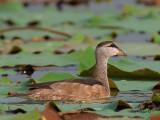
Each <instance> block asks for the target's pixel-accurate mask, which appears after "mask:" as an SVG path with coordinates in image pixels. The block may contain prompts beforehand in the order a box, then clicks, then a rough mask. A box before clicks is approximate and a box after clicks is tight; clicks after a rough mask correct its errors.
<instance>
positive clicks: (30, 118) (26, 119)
mask: <svg viewBox="0 0 160 120" xmlns="http://www.w3.org/2000/svg"><path fill="white" fill-rule="evenodd" d="M40 118H41V113H40V112H39V110H37V109H35V110H33V111H30V112H29V113H26V114H18V115H1V119H3V120H39V119H40Z"/></svg>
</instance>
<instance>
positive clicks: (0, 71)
mask: <svg viewBox="0 0 160 120" xmlns="http://www.w3.org/2000/svg"><path fill="white" fill-rule="evenodd" d="M2 74H9V75H13V74H16V71H14V70H5V69H0V75H2Z"/></svg>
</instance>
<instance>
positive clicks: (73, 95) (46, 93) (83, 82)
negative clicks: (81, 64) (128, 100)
mask: <svg viewBox="0 0 160 120" xmlns="http://www.w3.org/2000/svg"><path fill="white" fill-rule="evenodd" d="M117 55H119V56H127V55H126V54H125V53H124V52H123V51H122V50H121V49H120V48H119V47H117V45H116V43H115V42H112V41H103V42H101V43H99V44H98V45H97V47H96V49H95V59H96V64H95V69H94V72H93V75H92V77H91V78H90V79H82V78H81V79H65V80H60V81H52V82H44V83H36V84H29V85H27V87H29V88H30V89H29V91H27V92H25V93H24V94H25V95H28V96H29V98H31V99H34V100H84V99H99V98H108V97H110V86H109V81H108V76H107V62H108V59H109V58H110V57H111V56H117Z"/></svg>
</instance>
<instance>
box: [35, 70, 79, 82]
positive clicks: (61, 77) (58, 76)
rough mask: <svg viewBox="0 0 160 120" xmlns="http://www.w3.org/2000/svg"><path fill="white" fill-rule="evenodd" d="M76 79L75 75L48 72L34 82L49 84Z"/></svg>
mask: <svg viewBox="0 0 160 120" xmlns="http://www.w3.org/2000/svg"><path fill="white" fill-rule="evenodd" d="M73 78H78V76H76V75H72V74H69V73H64V72H50V73H47V74H46V75H44V76H43V77H41V78H40V79H38V80H37V81H36V82H37V83H40V82H51V81H57V80H64V79H73Z"/></svg>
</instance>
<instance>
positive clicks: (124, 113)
mask: <svg viewBox="0 0 160 120" xmlns="http://www.w3.org/2000/svg"><path fill="white" fill-rule="evenodd" d="M93 113H96V114H99V115H103V116H119V115H120V116H130V117H135V116H140V117H143V118H144V119H149V117H150V116H151V115H159V114H160V111H151V110H148V109H146V110H142V111H135V110H133V109H124V110H121V111H119V112H115V111H113V110H110V109H103V110H97V111H95V112H94V111H93Z"/></svg>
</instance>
